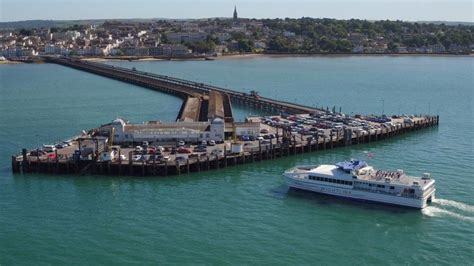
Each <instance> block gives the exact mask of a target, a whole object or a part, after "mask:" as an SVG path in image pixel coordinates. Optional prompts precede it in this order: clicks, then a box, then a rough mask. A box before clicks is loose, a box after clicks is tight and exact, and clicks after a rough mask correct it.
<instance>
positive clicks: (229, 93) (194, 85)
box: [45, 57, 320, 119]
mask: <svg viewBox="0 0 474 266" xmlns="http://www.w3.org/2000/svg"><path fill="white" fill-rule="evenodd" d="M45 60H46V62H50V63H56V64H61V65H64V66H68V67H72V68H75V69H79V70H83V71H87V72H90V73H94V74H97V75H101V76H105V77H108V78H113V79H117V80H121V81H124V82H128V83H133V84H136V85H139V86H143V87H147V88H150V89H154V90H159V91H162V92H165V93H169V94H173V95H176V96H178V97H181V98H183V99H186V98H187V97H199V96H201V95H209V93H210V92H219V93H221V94H222V95H223V98H224V110H225V113H226V114H225V116H226V118H228V119H231V118H232V108H231V106H230V104H231V102H232V103H235V104H241V105H245V106H249V107H252V108H256V109H261V110H265V111H267V112H273V113H275V114H278V113H288V114H304V113H313V112H317V111H320V110H319V109H317V108H312V107H309V106H304V105H300V104H296V103H290V102H285V101H280V100H275V99H270V98H266V97H260V96H256V95H250V94H247V93H243V92H238V91H234V90H230V89H225V88H221V87H216V86H211V85H207V84H203V83H199V82H194V81H189V80H184V79H178V78H174V77H169V76H164V75H158V74H153V73H148V72H143V71H137V70H135V69H127V68H122V67H117V66H111V65H107V64H101V63H96V62H87V61H82V60H78V59H67V58H55V57H47V58H45Z"/></svg>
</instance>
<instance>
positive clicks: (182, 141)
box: [178, 140, 186, 146]
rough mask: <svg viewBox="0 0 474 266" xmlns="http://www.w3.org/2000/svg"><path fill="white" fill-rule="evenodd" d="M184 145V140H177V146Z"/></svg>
mask: <svg viewBox="0 0 474 266" xmlns="http://www.w3.org/2000/svg"><path fill="white" fill-rule="evenodd" d="M184 145H186V142H184V140H180V141H178V146H184Z"/></svg>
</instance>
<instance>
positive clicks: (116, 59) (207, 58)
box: [0, 53, 474, 65]
mask: <svg viewBox="0 0 474 266" xmlns="http://www.w3.org/2000/svg"><path fill="white" fill-rule="evenodd" d="M380 56H388V57H474V53H470V54H445V53H432V54H425V53H406V54H398V53H370V54H369V53H365V54H356V53H318V54H296V53H286V54H285V53H242V54H223V55H217V56H194V57H191V56H189V57H171V58H170V57H166V58H162V57H151V56H144V57H110V58H109V57H105V56H102V57H83V58H78V59H80V60H83V61H89V62H121V61H129V62H152V61H214V60H238V59H254V58H291V57H295V58H296V57H380ZM36 59H41V57H35V58H34V59H33V60H31V59H30V61H28V60H24V61H21V60H3V61H0V65H14V64H23V63H36V62H41V61H38V60H36Z"/></svg>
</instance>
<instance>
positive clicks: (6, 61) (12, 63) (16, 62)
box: [0, 60, 23, 65]
mask: <svg viewBox="0 0 474 266" xmlns="http://www.w3.org/2000/svg"><path fill="white" fill-rule="evenodd" d="M16 64H23V62H18V61H10V60H3V61H0V65H16Z"/></svg>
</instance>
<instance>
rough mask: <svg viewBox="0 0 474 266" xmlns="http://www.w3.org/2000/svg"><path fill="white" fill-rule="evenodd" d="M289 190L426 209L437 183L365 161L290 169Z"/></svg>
mask: <svg viewBox="0 0 474 266" xmlns="http://www.w3.org/2000/svg"><path fill="white" fill-rule="evenodd" d="M283 176H284V177H285V180H286V182H287V184H288V186H289V187H292V188H297V189H302V190H309V191H313V192H318V193H323V194H329V195H333V196H339V197H345V198H350V199H356V200H362V201H371V202H378V203H384V204H392V205H398V206H404V207H412V208H418V209H423V208H425V207H426V206H427V205H428V204H429V203H431V202H432V201H433V200H434V197H435V191H436V189H435V180H434V179H432V178H431V175H430V174H429V173H424V174H423V176H422V177H413V176H408V175H406V174H405V173H404V172H403V170H397V171H382V170H377V169H374V168H373V167H372V166H369V165H368V164H367V163H366V162H364V161H359V160H351V161H344V162H339V163H336V164H335V165H328V164H322V165H310V166H297V167H294V168H291V169H289V170H287V171H285V173H284V174H283Z"/></svg>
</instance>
